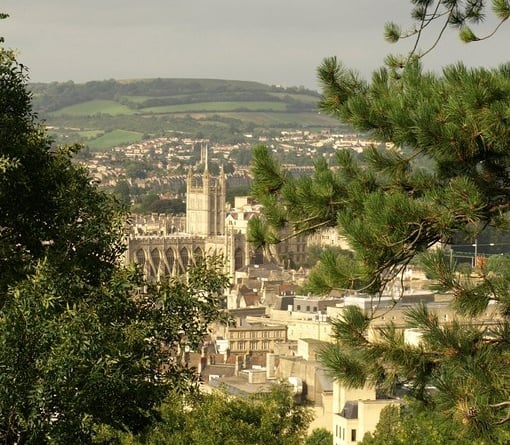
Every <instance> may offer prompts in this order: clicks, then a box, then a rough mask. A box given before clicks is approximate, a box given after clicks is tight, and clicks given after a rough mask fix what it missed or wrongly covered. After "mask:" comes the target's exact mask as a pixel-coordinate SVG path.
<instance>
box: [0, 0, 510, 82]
mask: <svg viewBox="0 0 510 445" xmlns="http://www.w3.org/2000/svg"><path fill="white" fill-rule="evenodd" d="M0 12H5V13H7V14H9V15H10V18H9V19H7V20H2V21H0V36H3V37H4V38H5V46H7V47H10V48H14V49H16V50H17V51H18V59H19V61H20V62H22V63H23V64H24V65H26V66H28V67H29V69H30V79H31V81H33V82H51V81H68V80H72V81H74V82H77V83H81V82H86V81H90V80H104V79H139V78H155V77H161V78H207V79H235V80H253V81H258V82H263V83H267V84H271V85H283V86H301V85H302V86H305V87H307V88H311V89H315V90H318V89H319V85H318V82H317V75H316V70H317V66H318V65H319V64H320V63H321V61H322V60H323V59H324V58H325V57H329V56H336V57H337V58H338V59H339V60H341V61H342V62H343V63H344V64H345V65H346V66H347V67H349V68H353V69H355V70H356V71H358V72H359V73H360V74H361V75H362V76H363V77H365V78H367V79H368V78H369V76H370V73H371V72H373V71H374V70H375V69H377V68H379V67H380V66H381V65H383V63H384V58H385V56H386V55H387V54H389V53H393V54H396V53H400V54H405V53H407V52H408V51H409V49H410V47H411V42H410V41H404V42H400V43H398V44H393V45H392V44H389V43H387V42H386V41H385V40H384V36H383V30H384V24H385V23H386V22H389V21H394V22H396V23H398V24H400V25H402V27H403V28H407V27H408V26H410V25H411V24H412V21H411V19H410V15H409V13H410V1H409V0H313V1H312V0H251V1H247V0H143V1H142V0H136V1H135V0H86V1H85V0H82V1H80V0H74V1H73V0H2V2H1V3H0ZM487 21H488V23H490V22H491V20H490V17H488V19H487ZM509 42H510V24H506V25H504V26H503V27H502V28H501V29H500V31H499V32H498V33H497V34H496V35H495V36H494V37H493V38H491V39H490V40H488V41H485V42H477V43H471V44H469V45H466V44H463V43H462V42H460V41H459V40H458V37H457V35H456V34H455V31H449V32H447V34H446V36H444V38H443V39H442V41H441V42H440V44H439V46H438V47H437V48H436V49H435V50H434V51H433V52H432V53H430V54H429V55H428V56H427V57H426V59H425V62H424V65H425V68H426V69H430V70H435V71H437V70H439V69H440V67H441V66H444V65H445V64H449V63H454V62H458V61H463V62H464V63H466V65H468V66H485V67H493V66H498V65H499V64H500V63H502V62H506V61H510V43H509Z"/></svg>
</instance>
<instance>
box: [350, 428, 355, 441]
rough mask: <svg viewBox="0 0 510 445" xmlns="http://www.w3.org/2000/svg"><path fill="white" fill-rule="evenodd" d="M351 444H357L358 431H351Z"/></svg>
mask: <svg viewBox="0 0 510 445" xmlns="http://www.w3.org/2000/svg"><path fill="white" fill-rule="evenodd" d="M351 442H356V430H351Z"/></svg>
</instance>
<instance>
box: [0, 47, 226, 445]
mask: <svg viewBox="0 0 510 445" xmlns="http://www.w3.org/2000/svg"><path fill="white" fill-rule="evenodd" d="M26 82H27V71H26V68H25V67H24V66H23V65H21V64H20V63H18V62H17V60H16V58H15V57H14V54H13V52H12V51H9V50H7V49H4V48H2V47H0V209H1V211H0V369H1V372H0V443H3V444H6V445H14V444H17V445H22V444H34V445H35V444H37V445H41V444H42V445H44V444H49V443H51V444H71V443H73V444H88V443H91V440H92V438H93V437H94V436H95V432H96V431H97V429H98V428H100V427H101V425H108V426H110V427H111V428H114V429H119V430H130V431H139V430H141V429H143V428H144V427H146V426H147V425H148V424H149V423H150V422H151V421H152V420H154V418H155V413H156V411H155V407H157V406H158V405H159V403H160V402H161V401H162V400H163V399H164V398H165V397H166V394H167V393H168V390H169V388H180V389H181V390H182V391H188V390H190V389H191V388H192V387H193V386H194V385H195V381H196V379H195V376H194V370H193V369H191V368H187V367H186V366H185V363H183V361H182V360H181V355H180V354H181V352H182V350H183V347H185V346H186V345H189V346H190V347H192V348H194V347H197V345H198V344H199V342H200V341H201V339H202V338H203V336H204V335H205V333H206V332H207V329H208V328H207V326H208V324H209V323H210V322H211V321H212V320H217V319H219V318H221V314H222V310H221V304H222V292H223V289H224V288H225V287H226V286H227V285H228V280H227V279H226V277H225V276H223V275H221V274H220V273H219V272H218V271H219V265H218V264H217V263H215V262H214V261H213V260H211V262H210V263H203V264H198V265H197V266H196V268H194V269H192V270H190V271H189V272H188V275H187V279H186V280H185V279H184V277H183V279H182V280H179V279H174V280H171V281H168V282H164V283H159V284H158V285H157V286H156V285H149V284H148V283H145V282H144V280H143V279H142V277H141V276H140V275H139V273H138V272H136V271H135V270H131V269H125V268H123V267H122V266H121V260H122V258H121V254H122V252H123V250H124V245H123V242H122V236H123V234H124V227H125V219H126V215H125V213H124V210H123V208H122V207H121V206H120V205H119V203H118V202H117V201H116V200H115V198H114V197H113V195H109V194H107V193H105V192H102V191H100V190H99V189H98V187H97V184H95V183H94V181H93V180H92V179H91V178H90V176H89V175H88V173H87V172H86V171H85V170H84V169H83V168H82V167H80V166H79V165H78V164H76V163H74V162H73V161H72V156H73V154H74V153H75V152H76V150H77V149H78V148H77V147H54V146H53V144H52V141H51V140H50V139H49V138H48V136H47V134H46V133H45V130H44V128H43V127H42V126H41V125H40V124H38V123H37V121H36V118H35V116H34V113H33V112H32V109H31V96H30V94H29V93H28V91H27V88H26ZM142 289H144V290H145V291H144V292H141V290H142Z"/></svg>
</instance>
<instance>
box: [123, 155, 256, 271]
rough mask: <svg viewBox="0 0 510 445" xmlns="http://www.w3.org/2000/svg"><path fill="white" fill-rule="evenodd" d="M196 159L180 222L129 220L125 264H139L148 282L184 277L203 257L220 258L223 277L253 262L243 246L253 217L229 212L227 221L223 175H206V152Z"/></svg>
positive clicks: (173, 218) (174, 218)
mask: <svg viewBox="0 0 510 445" xmlns="http://www.w3.org/2000/svg"><path fill="white" fill-rule="evenodd" d="M201 159H202V164H203V165H204V172H203V174H196V173H194V172H193V170H192V169H191V168H190V169H189V171H188V175H187V178H186V216H185V217H183V216H173V215H157V214H152V215H133V216H132V220H131V227H130V234H129V238H128V240H127V251H126V260H127V262H128V263H137V264H140V265H141V266H142V268H143V271H144V273H145V275H146V277H148V278H150V279H154V280H157V279H159V278H161V277H162V276H165V275H174V274H178V273H181V272H184V271H185V270H186V269H187V267H188V265H190V264H194V263H195V262H196V261H197V259H198V258H200V257H203V256H204V255H214V254H216V255H221V256H222V257H223V259H224V261H225V269H226V270H225V272H226V273H228V274H230V275H231V276H233V275H234V272H235V271H236V270H239V269H241V268H242V267H244V266H245V265H247V264H250V262H253V261H257V258H256V256H254V255H253V253H252V252H251V249H250V246H249V245H248V243H247V241H246V228H247V222H248V219H249V218H251V217H253V216H254V215H255V212H253V211H251V212H250V211H243V212H238V211H237V212H236V211H234V212H229V215H228V217H227V207H226V187H227V180H226V177H225V174H224V172H223V169H220V173H219V175H218V176H213V175H211V174H210V173H209V168H208V153H207V148H206V147H202V152H201ZM232 210H234V209H232ZM259 260H260V257H259Z"/></svg>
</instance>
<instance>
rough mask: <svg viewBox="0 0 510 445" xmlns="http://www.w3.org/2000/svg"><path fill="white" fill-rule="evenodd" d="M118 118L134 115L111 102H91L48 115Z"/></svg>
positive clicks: (123, 106)
mask: <svg viewBox="0 0 510 445" xmlns="http://www.w3.org/2000/svg"><path fill="white" fill-rule="evenodd" d="M100 113H102V114H110V115H112V116H119V115H125V114H134V113H135V111H134V110H132V109H130V108H128V107H126V106H125V105H122V104H119V103H118V102H115V101H113V100H91V101H88V102H82V103H80V104H76V105H71V106H70V107H65V108H61V109H60V110H57V111H54V112H52V113H50V116H93V115H95V114H100Z"/></svg>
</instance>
